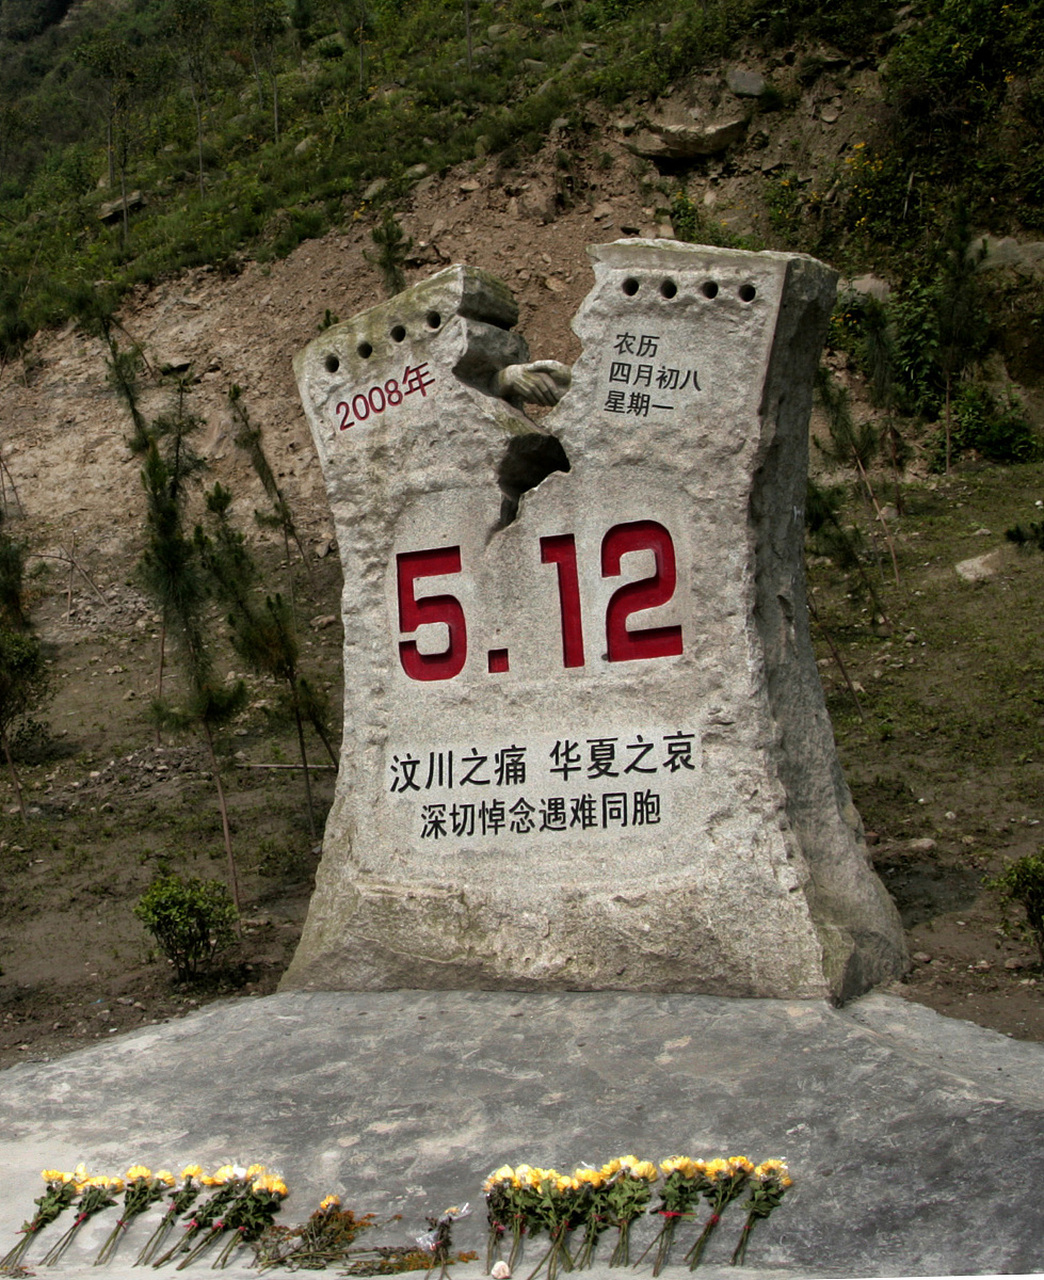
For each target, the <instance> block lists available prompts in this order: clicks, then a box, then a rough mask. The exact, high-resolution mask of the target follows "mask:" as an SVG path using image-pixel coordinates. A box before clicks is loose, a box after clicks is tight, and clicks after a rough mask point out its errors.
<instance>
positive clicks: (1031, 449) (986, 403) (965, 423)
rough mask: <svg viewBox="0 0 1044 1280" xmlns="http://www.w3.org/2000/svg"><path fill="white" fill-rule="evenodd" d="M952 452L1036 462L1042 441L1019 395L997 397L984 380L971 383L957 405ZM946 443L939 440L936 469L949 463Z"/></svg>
mask: <svg viewBox="0 0 1044 1280" xmlns="http://www.w3.org/2000/svg"><path fill="white" fill-rule="evenodd" d="M953 416H954V423H955V425H954V431H953V440H952V452H953V455H954V456H955V457H957V456H959V455H960V454H962V453H976V454H978V455H979V457H980V458H985V459H986V460H987V461H989V462H1000V463H1012V462H1034V461H1036V459H1038V458H1039V457H1040V456H1041V451H1042V450H1041V441H1040V438H1039V437H1038V435H1037V433H1036V431H1034V429H1033V424H1032V423H1031V422H1030V420H1029V419H1028V418H1027V417H1026V414H1025V412H1024V410H1023V408H1022V404H1021V402H1020V401H1019V399H1018V397H1017V396H1014V395H1011V394H1010V393H1009V394H1008V396H1007V397H1006V398H1004V399H1001V398H1000V397H998V396H995V395H994V394H993V392H992V391H990V390H989V388H988V387H984V386H982V385H981V384H980V383H975V382H967V383H965V384H964V385H963V386H962V387H961V388H960V389H959V391H958V393H957V395H956V397H955V398H954V406H953ZM945 458H946V452H945V442H944V441H942V440H941V439H939V440H937V441H936V448H935V453H934V456H933V459H932V466H933V470H935V471H941V470H943V469H944V466H945Z"/></svg>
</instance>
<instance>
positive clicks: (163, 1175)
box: [156, 1169, 177, 1187]
mask: <svg viewBox="0 0 1044 1280" xmlns="http://www.w3.org/2000/svg"><path fill="white" fill-rule="evenodd" d="M156 1181H157V1182H162V1183H163V1185H164V1186H165V1187H173V1186H174V1184H175V1183H176V1182H177V1178H175V1177H174V1175H173V1174H172V1173H171V1171H170V1170H169V1169H159V1170H157V1172H156Z"/></svg>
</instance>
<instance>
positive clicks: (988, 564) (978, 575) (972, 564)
mask: <svg viewBox="0 0 1044 1280" xmlns="http://www.w3.org/2000/svg"><path fill="white" fill-rule="evenodd" d="M1003 565H1004V552H1003V551H1002V550H1001V549H1000V548H999V547H998V548H997V549H996V550H994V551H987V552H986V553H985V554H984V555H981V556H973V557H972V558H971V559H970V560H961V561H959V562H958V563H957V564H955V565H954V566H953V568H954V572H955V573H956V574H957V576H958V578H963V579H964V581H965V582H985V581H986V579H987V578H995V577H996V576H997V574H998V573H1000V571H1001V569H1002V568H1003Z"/></svg>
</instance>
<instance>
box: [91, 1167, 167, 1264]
mask: <svg viewBox="0 0 1044 1280" xmlns="http://www.w3.org/2000/svg"><path fill="white" fill-rule="evenodd" d="M173 1186H174V1175H173V1174H172V1173H168V1172H167V1170H166V1169H161V1170H160V1171H159V1173H157V1174H155V1175H154V1174H153V1172H152V1170H151V1169H146V1168H145V1166H144V1165H143V1164H135V1165H131V1167H130V1168H129V1169H128V1170H127V1176H126V1179H125V1188H124V1192H123V1213H122V1214H120V1217H119V1219H118V1220H117V1223H116V1225H115V1226H114V1227H113V1229H112V1230H111V1231H110V1232H109V1237H108V1239H107V1240H106V1241H105V1243H104V1244H103V1245H102V1247H101V1251H100V1252H99V1254H98V1256H97V1257H96V1258H95V1259H94V1265H95V1266H100V1265H101V1264H102V1263H103V1262H108V1261H109V1259H110V1258H111V1257H112V1256H113V1254H114V1253H115V1252H116V1249H117V1246H118V1245H119V1242H120V1236H121V1234H122V1233H123V1232H124V1231H126V1230H127V1228H128V1227H129V1226H130V1224H131V1223H132V1222H133V1221H134V1219H135V1218H136V1217H138V1215H139V1214H142V1213H144V1212H145V1210H146V1209H148V1208H149V1207H150V1205H153V1204H155V1202H156V1201H157V1200H158V1199H159V1198H160V1197H161V1196H162V1195H163V1193H164V1192H165V1191H167V1190H169V1189H170V1188H171V1187H173Z"/></svg>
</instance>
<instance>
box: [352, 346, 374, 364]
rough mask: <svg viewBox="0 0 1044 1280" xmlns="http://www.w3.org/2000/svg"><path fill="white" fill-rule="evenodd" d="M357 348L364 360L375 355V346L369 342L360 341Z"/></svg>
mask: <svg viewBox="0 0 1044 1280" xmlns="http://www.w3.org/2000/svg"><path fill="white" fill-rule="evenodd" d="M355 349H356V351H358V353H359V354H360V355H361V356H362V358H363V359H364V360H369V358H370V356H372V355H373V347H371V346H370V344H369V343H368V342H360V343H359V345H358V346H357V347H356V348H355Z"/></svg>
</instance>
